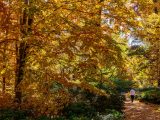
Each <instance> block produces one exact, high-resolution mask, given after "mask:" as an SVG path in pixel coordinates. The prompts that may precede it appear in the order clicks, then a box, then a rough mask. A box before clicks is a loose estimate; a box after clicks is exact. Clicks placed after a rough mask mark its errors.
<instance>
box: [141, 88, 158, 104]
mask: <svg viewBox="0 0 160 120" xmlns="http://www.w3.org/2000/svg"><path fill="white" fill-rule="evenodd" d="M139 99H140V101H145V102H150V103H155V104H160V90H159V89H151V90H146V91H143V92H142V93H141V96H140V97H139Z"/></svg>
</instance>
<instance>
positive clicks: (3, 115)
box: [0, 109, 29, 120]
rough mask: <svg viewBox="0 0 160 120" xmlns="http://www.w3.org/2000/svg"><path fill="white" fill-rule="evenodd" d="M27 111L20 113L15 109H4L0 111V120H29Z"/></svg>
mask: <svg viewBox="0 0 160 120" xmlns="http://www.w3.org/2000/svg"><path fill="white" fill-rule="evenodd" d="M28 114H29V113H28V112H27V111H20V110H14V109H2V110H0V120H12V119H16V120H27V119H28V117H27V116H28Z"/></svg>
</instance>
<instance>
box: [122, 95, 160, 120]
mask: <svg viewBox="0 0 160 120" xmlns="http://www.w3.org/2000/svg"><path fill="white" fill-rule="evenodd" d="M124 113H125V120H160V106H158V105H153V104H146V103H142V102H139V101H134V102H133V103H131V101H130V99H129V98H127V100H126V102H125V109H124Z"/></svg>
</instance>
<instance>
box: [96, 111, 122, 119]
mask: <svg viewBox="0 0 160 120" xmlns="http://www.w3.org/2000/svg"><path fill="white" fill-rule="evenodd" d="M106 113H107V114H105V115H97V116H96V117H95V118H94V120H123V118H124V115H123V114H122V113H120V112H118V111H116V110H111V109H107V110H106Z"/></svg>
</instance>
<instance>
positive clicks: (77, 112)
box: [63, 102, 96, 120]
mask: <svg viewBox="0 0 160 120" xmlns="http://www.w3.org/2000/svg"><path fill="white" fill-rule="evenodd" d="M95 113H96V111H95V109H94V107H93V106H91V105H88V104H87V103H85V102H78V103H72V104H70V105H68V106H66V107H65V108H64V110H63V114H64V116H65V117H67V119H69V120H72V119H73V118H74V119H75V118H76V117H82V116H86V117H88V118H92V117H93V116H94V115H95ZM74 119H73V120H74Z"/></svg>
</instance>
